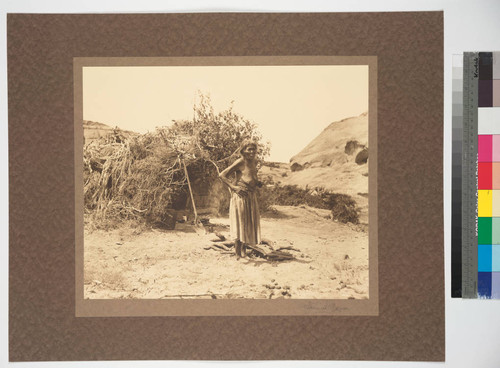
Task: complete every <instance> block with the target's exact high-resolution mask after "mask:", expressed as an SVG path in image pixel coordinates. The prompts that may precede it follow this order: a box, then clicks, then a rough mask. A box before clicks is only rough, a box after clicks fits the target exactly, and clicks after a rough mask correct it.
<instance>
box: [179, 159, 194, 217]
mask: <svg viewBox="0 0 500 368" xmlns="http://www.w3.org/2000/svg"><path fill="white" fill-rule="evenodd" d="M181 161H182V165H183V166H184V174H185V175H186V179H187V182H188V187H189V194H190V195H191V203H193V211H194V223H195V225H196V224H198V212H197V211H196V205H195V204H194V196H193V190H192V189H191V182H190V181H189V175H188V171H187V168H186V162H184V159H183V158H181Z"/></svg>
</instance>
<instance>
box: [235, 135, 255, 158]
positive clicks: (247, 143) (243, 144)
mask: <svg viewBox="0 0 500 368" xmlns="http://www.w3.org/2000/svg"><path fill="white" fill-rule="evenodd" d="M248 146H254V147H255V150H257V149H258V148H259V145H258V144H257V142H255V141H252V140H251V139H246V140H244V141H243V143H242V144H241V146H240V149H239V150H238V153H239V154H240V155H243V151H244V150H245V148H247V147H248Z"/></svg>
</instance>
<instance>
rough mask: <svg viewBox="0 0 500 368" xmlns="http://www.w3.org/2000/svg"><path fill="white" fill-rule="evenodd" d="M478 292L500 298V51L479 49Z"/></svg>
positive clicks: (489, 296)
mask: <svg viewBox="0 0 500 368" xmlns="http://www.w3.org/2000/svg"><path fill="white" fill-rule="evenodd" d="M477 103H478V111H477V134H478V137H477V271H478V272H477V294H478V297H479V298H487V299H489V298H495V299H499V298H500V53H491V52H481V53H479V80H478V101H477Z"/></svg>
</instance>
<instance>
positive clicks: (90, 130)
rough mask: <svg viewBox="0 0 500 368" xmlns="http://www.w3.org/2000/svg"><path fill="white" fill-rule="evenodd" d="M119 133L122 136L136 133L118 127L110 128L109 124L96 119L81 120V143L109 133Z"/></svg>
mask: <svg viewBox="0 0 500 368" xmlns="http://www.w3.org/2000/svg"><path fill="white" fill-rule="evenodd" d="M115 133H119V134H121V135H122V136H125V137H128V136H130V135H133V134H136V133H134V132H130V131H128V130H122V129H120V128H112V127H110V126H109V125H106V124H102V123H98V122H96V121H89V120H84V121H83V143H84V144H88V143H90V142H92V141H95V140H96V139H99V138H101V137H106V136H108V135H110V134H115Z"/></svg>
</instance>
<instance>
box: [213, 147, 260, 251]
mask: <svg viewBox="0 0 500 368" xmlns="http://www.w3.org/2000/svg"><path fill="white" fill-rule="evenodd" d="M240 155H241V157H240V158H239V159H237V160H236V161H235V162H234V163H233V164H232V165H231V166H229V167H228V168H227V169H225V170H224V171H222V172H221V173H220V175H219V177H220V178H221V180H222V181H223V182H224V183H225V184H226V185H227V186H228V187H229V191H230V193H231V201H230V205H229V219H230V221H231V229H230V232H231V238H232V239H233V240H234V244H235V251H236V257H237V259H239V258H240V257H245V255H246V252H245V244H248V245H256V244H259V243H260V240H261V239H260V214H259V204H258V202H257V187H260V186H261V183H260V182H259V181H258V179H257V160H256V156H257V144H256V143H255V142H253V141H245V142H244V143H243V145H242V146H241V148H240ZM233 173H234V174H235V180H234V181H233V180H231V179H230V178H229V176H230V175H232V174H233Z"/></svg>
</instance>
